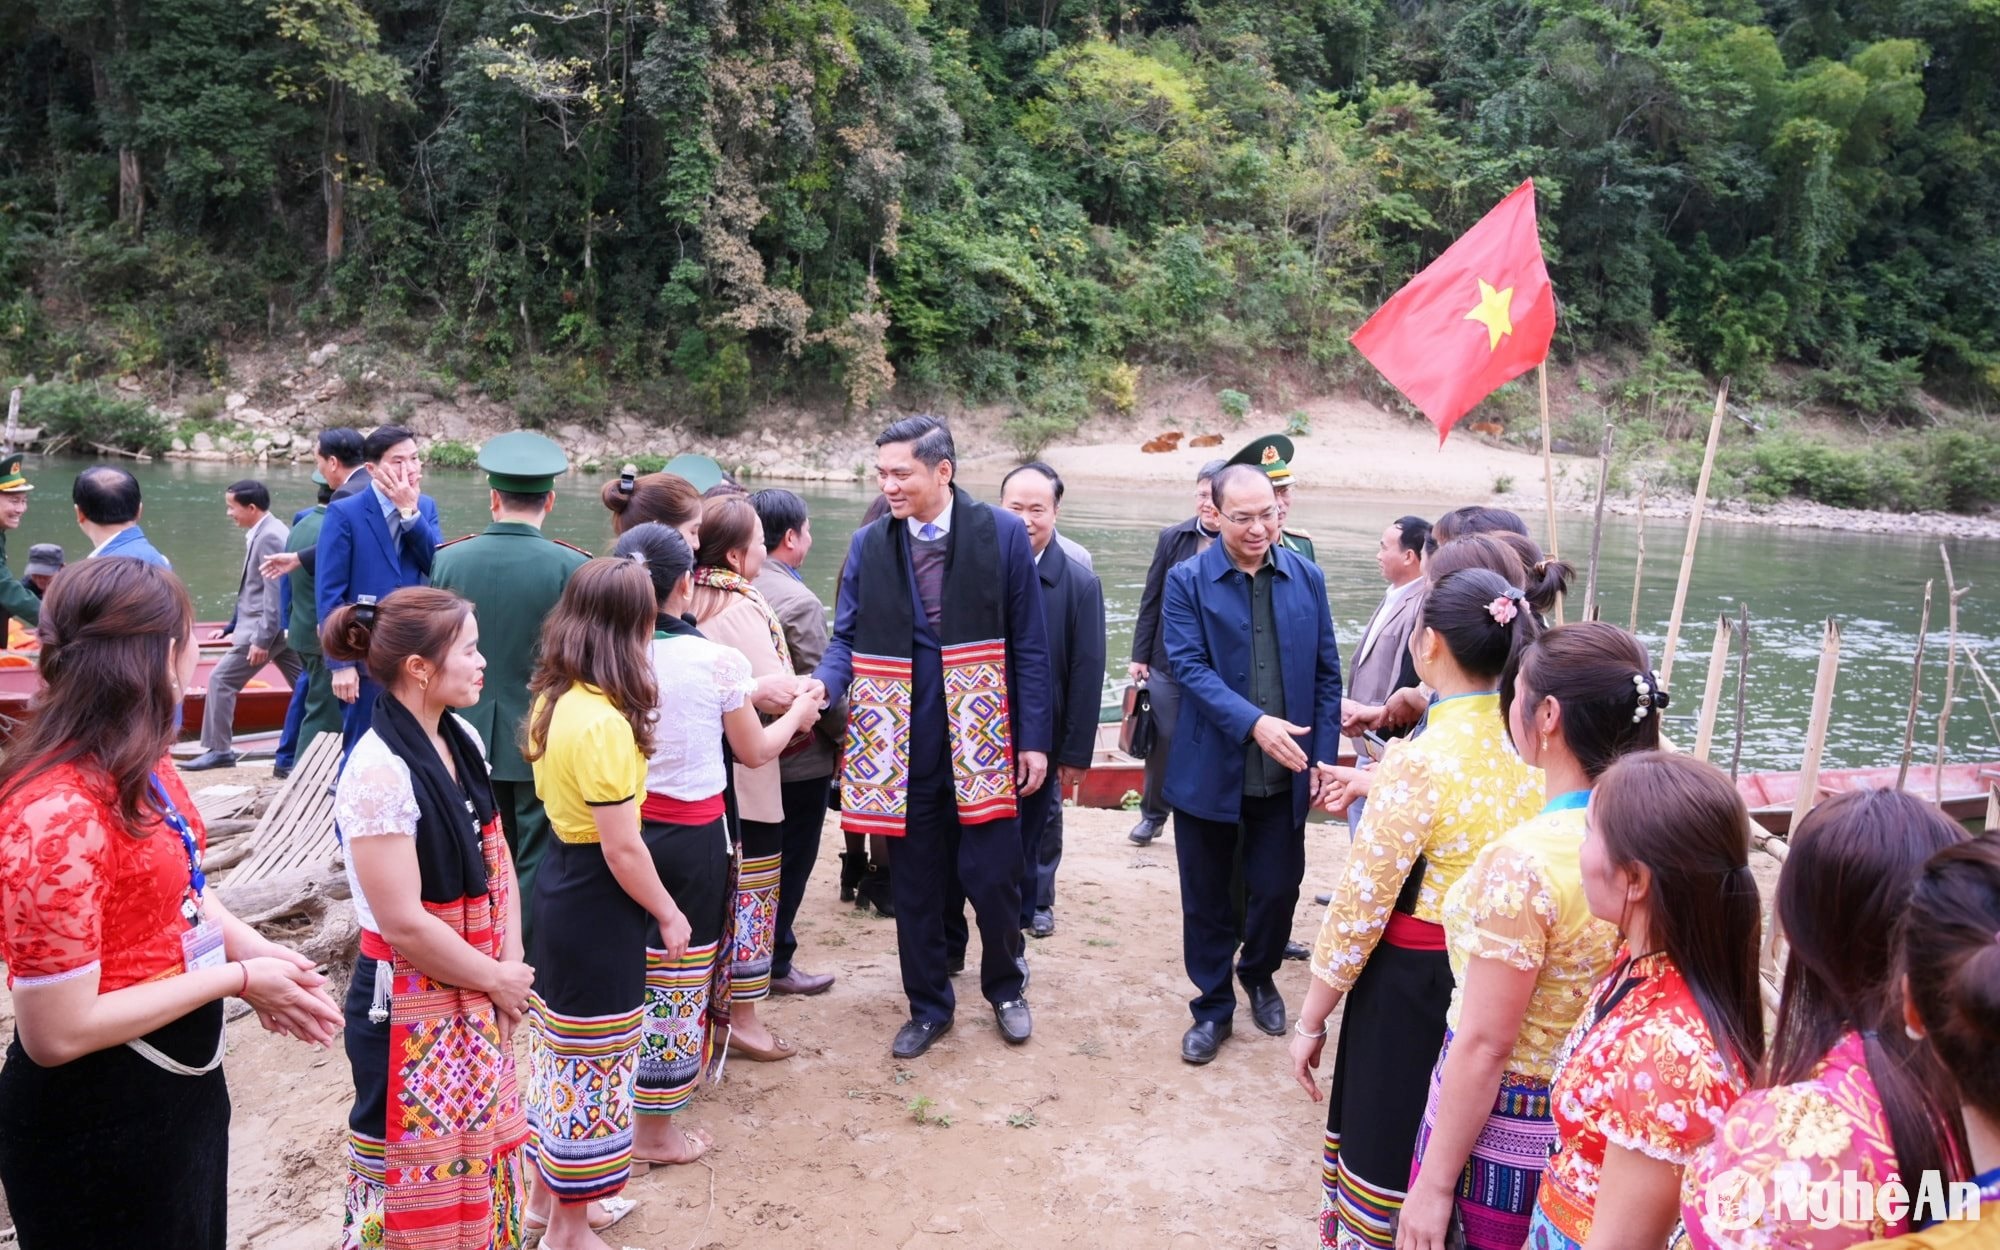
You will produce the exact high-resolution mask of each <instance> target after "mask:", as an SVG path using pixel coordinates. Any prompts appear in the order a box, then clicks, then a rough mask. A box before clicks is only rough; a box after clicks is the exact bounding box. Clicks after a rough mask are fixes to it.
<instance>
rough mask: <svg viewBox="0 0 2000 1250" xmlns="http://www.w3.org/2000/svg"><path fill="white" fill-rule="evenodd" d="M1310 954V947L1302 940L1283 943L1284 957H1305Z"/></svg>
mask: <svg viewBox="0 0 2000 1250" xmlns="http://www.w3.org/2000/svg"><path fill="white" fill-rule="evenodd" d="M1311 955H1312V948H1311V947H1309V946H1307V945H1306V944H1305V943H1304V942H1287V943H1285V958H1286V959H1306V958H1309V957H1311Z"/></svg>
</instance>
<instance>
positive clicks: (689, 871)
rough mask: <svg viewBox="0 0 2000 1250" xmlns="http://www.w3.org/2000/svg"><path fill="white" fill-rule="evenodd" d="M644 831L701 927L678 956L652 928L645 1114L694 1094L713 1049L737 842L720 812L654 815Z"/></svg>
mask: <svg viewBox="0 0 2000 1250" xmlns="http://www.w3.org/2000/svg"><path fill="white" fill-rule="evenodd" d="M641 832H642V833H643V835H644V837H645V840H646V847H647V849H648V850H650V851H651V852H652V853H653V866H654V867H655V868H656V869H658V870H659V874H660V882H661V884H663V885H665V886H666V887H667V893H669V894H671V895H673V897H674V902H675V904H676V905H678V906H679V907H680V909H681V911H682V912H683V913H684V914H685V915H686V916H687V918H688V926H689V928H690V929H691V930H692V931H693V932H692V936H691V937H690V938H689V940H688V948H687V951H686V953H685V954H683V955H681V956H680V957H679V958H678V959H674V958H669V957H668V955H667V952H666V951H664V950H662V949H661V948H660V945H659V940H660V935H659V929H658V927H657V926H648V928H647V937H646V942H647V945H646V1007H645V1017H644V1024H643V1026H642V1030H643V1031H642V1035H641V1039H640V1043H639V1078H638V1093H637V1096H636V1100H635V1109H636V1110H637V1111H638V1113H639V1114H640V1115H671V1114H673V1113H674V1112H676V1111H679V1110H680V1109H681V1108H683V1107H685V1106H686V1105H687V1103H688V1100H689V1099H691V1098H692V1097H694V1090H695V1086H696V1085H698V1084H699V1083H700V1081H701V1069H702V1064H703V1062H704V1061H705V1059H706V1056H707V1053H708V1041H709V1034H710V1029H709V1027H708V1023H707V1017H708V1006H709V992H710V991H709V985H710V982H711V980H712V979H713V978H714V976H715V971H716V968H715V965H716V958H717V956H718V954H719V953H720V952H721V949H722V933H723V929H724V928H725V924H724V922H725V920H726V919H727V917H728V914H729V909H730V907H731V906H732V899H731V895H730V890H729V866H730V860H729V843H728V837H727V835H726V834H724V832H723V828H722V821H721V820H720V819H717V820H713V821H710V822H709V823H707V824H705V825H674V824H664V823H660V822H656V821H647V822H646V823H645V825H644V826H643V827H642V830H641ZM766 971H767V974H768V965H767V969H766Z"/></svg>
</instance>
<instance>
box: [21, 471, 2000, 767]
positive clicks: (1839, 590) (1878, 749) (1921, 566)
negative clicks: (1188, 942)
mask: <svg viewBox="0 0 2000 1250" xmlns="http://www.w3.org/2000/svg"><path fill="white" fill-rule="evenodd" d="M80 467H82V462H80V461H69V460H50V461H45V462H39V463H38V462H37V461H36V460H34V459H31V460H30V461H29V463H28V465H27V466H26V468H27V473H28V476H29V479H30V480H31V481H34V482H35V483H36V484H37V486H38V488H39V489H38V490H37V491H36V495H35V500H34V502H33V503H32V504H31V506H30V507H29V510H28V514H27V517H26V519H25V520H24V521H23V523H22V526H21V529H20V530H19V531H17V532H16V533H15V534H14V535H12V536H11V540H10V541H9V543H8V555H9V556H10V557H11V559H12V561H13V565H14V571H15V573H16V574H17V575H18V574H19V573H20V571H21V569H22V566H23V565H25V564H26V562H27V551H28V545H29V544H30V543H37V542H55V543H60V544H62V546H63V548H64V549H65V550H66V551H67V552H69V553H70V556H71V558H76V557H79V556H81V555H82V554H83V553H84V552H85V551H86V550H87V547H86V544H85V540H84V538H83V535H82V533H81V532H80V531H79V530H78V529H77V528H76V525H75V523H74V518H73V513H72V510H71V508H70V506H69V502H68V485H69V482H70V480H71V477H72V476H73V475H74V473H75V472H76V470H77V469H78V468H80ZM128 467H130V468H131V469H132V470H133V471H134V472H135V473H136V474H137V475H138V477H139V480H140V483H141V486H142V489H143V491H144V493H145V501H146V504H145V517H144V524H145V528H146V532H147V534H148V536H149V537H151V539H152V540H153V542H154V544H155V545H156V546H158V547H159V548H160V549H161V550H162V551H164V552H166V553H167V555H168V557H169V558H170V559H172V560H173V562H174V566H175V569H176V570H177V571H178V572H179V573H180V574H181V576H182V578H183V579H184V580H186V582H187V584H188V588H189V590H190V591H191V592H192V593H193V595H194V598H195V603H196V608H197V611H198V612H199V614H200V615H201V617H202V618H203V619H221V618H226V617H227V616H228V615H229V608H230V604H231V602H232V600H233V597H234V595H235V591H236V583H237V576H238V574H239V572H240V570H241V567H242V560H243V543H242V536H241V531H239V530H237V529H236V528H235V527H234V526H233V525H231V524H230V522H229V520H228V518H227V516H226V515H225V514H224V512H223V502H222V496H223V491H224V489H225V488H226V487H227V486H228V484H229V483H230V482H232V481H235V480H236V479H238V478H241V477H246V476H256V477H261V478H262V479H263V480H264V481H265V482H266V483H267V484H268V485H269V486H270V487H271V492H272V497H273V509H274V510H275V511H277V512H279V513H280V515H282V516H287V517H288V516H290V514H291V513H292V512H294V511H296V510H297V509H299V508H301V507H304V506H305V505H307V504H309V503H311V502H312V498H313V490H314V488H313V485H312V482H311V470H310V469H309V468H298V467H294V466H289V465H288V466H282V467H279V466H273V467H270V468H267V469H262V470H259V469H257V468H255V467H254V466H248V465H224V464H194V463H182V462H162V463H152V464H134V465H130V466H128ZM603 481H604V479H603V478H601V477H582V476H579V477H576V478H573V479H572V478H565V479H562V480H561V481H559V483H558V486H559V488H560V492H561V493H560V494H559V497H558V502H557V507H556V510H555V512H554V514H553V515H552V516H551V517H550V521H549V526H548V530H549V532H550V533H551V534H554V535H556V536H557V537H560V538H563V539H566V540H567V541H570V542H573V543H576V544H577V545H578V546H581V547H584V548H586V549H589V550H602V549H603V548H605V547H606V546H608V541H609V536H610V525H609V521H608V514H607V513H606V512H605V511H604V509H603V507H602V506H601V505H600V504H599V503H598V502H597V490H598V488H599V487H601V486H602V485H603ZM966 483H967V485H968V486H969V488H970V489H971V490H972V491H973V492H974V493H975V494H976V495H978V496H980V497H982V498H986V499H993V498H996V497H997V495H998V491H997V474H995V473H988V472H984V471H981V470H980V469H976V468H975V469H973V470H972V471H970V472H968V474H967V477H966ZM424 489H425V491H426V492H427V493H428V494H430V495H432V496H433V497H434V498H435V499H436V500H437V502H438V507H439V509H440V511H441V512H442V514H443V516H444V528H445V533H446V536H447V537H452V536H456V535H459V534H467V533H475V532H477V531H478V530H479V529H480V528H482V527H483V526H484V525H485V523H486V521H487V519H488V518H487V515H486V507H487V496H486V485H485V479H484V477H483V476H482V475H479V474H475V473H471V472H455V471H450V470H433V471H430V472H428V473H427V474H426V477H425V482H424ZM793 489H798V490H799V491H800V493H801V494H802V495H804V496H805V497H806V499H807V500H808V502H809V503H810V505H811V507H812V511H813V530H814V536H815V538H816V540H817V543H816V546H815V549H814V554H813V556H812V558H811V559H810V560H809V561H808V563H807V567H806V570H805V572H806V580H807V581H808V583H810V584H811V585H812V586H813V588H814V589H815V590H817V591H818V592H819V593H820V595H821V597H822V598H827V599H830V598H831V594H832V590H833V585H832V583H833V577H834V573H835V571H836V569H837V568H838V565H839V563H840V558H841V554H842V553H843V552H844V551H845V550H846V544H847V538H848V535H849V534H850V533H851V532H852V531H853V529H854V526H855V523H856V522H857V521H859V519H860V517H861V514H862V512H863V511H864V510H865V509H866V507H867V505H868V501H869V499H870V497H871V496H872V494H873V491H872V488H866V489H864V488H862V487H859V486H856V487H832V486H828V485H826V484H822V483H812V484H795V485H793ZM1191 501H1192V489H1191V487H1190V488H1173V489H1162V488H1159V487H1155V486H1147V487H1136V488H1130V489H1106V488H1103V487H1099V486H1089V487H1078V488H1077V489H1075V490H1073V491H1071V492H1070V495H1069V499H1068V501H1067V505H1066V507H1065V508H1064V510H1063V518H1062V526H1061V527H1062V530H1063V532H1064V533H1065V534H1067V535H1069V536H1070V537H1071V538H1073V539H1075V540H1077V541H1078V542H1081V543H1082V544H1083V545H1084V546H1086V547H1088V548H1089V549H1090V550H1091V552H1092V555H1093V558H1094V560H1095V563H1096V567H1097V572H1098V575H1099V576H1100V577H1101V578H1102V579H1103V582H1104V593H1105V606H1106V610H1107V613H1108V616H1109V621H1110V629H1111V643H1110V655H1111V657H1112V665H1111V668H1112V672H1111V673H1110V674H1109V677H1110V678H1112V679H1115V680H1117V681H1122V680H1123V679H1124V669H1125V665H1124V659H1125V657H1126V656H1127V655H1128V654H1129V645H1130V641H1131V634H1132V621H1133V617H1134V615H1135V614H1136V613H1137V610H1138V604H1139V594H1140V591H1141V589H1142V587H1143V586H1144V583H1145V578H1146V565H1147V562H1148V561H1149V560H1150V559H1151V557H1152V552H1153V543H1154V538H1155V535H1156V534H1157V533H1158V531H1159V529H1160V527H1162V526H1164V525H1168V524H1171V523H1173V522H1174V521H1177V520H1180V519H1181V518H1183V517H1185V516H1186V515H1187V514H1188V513H1189V512H1190V511H1191V507H1192V504H1191ZM1458 502H1463V501H1452V500H1438V499H1421V498H1410V499H1398V500H1395V501H1392V502H1384V501H1381V500H1368V501H1352V500H1342V499H1340V498H1337V497H1332V496H1312V495H1308V496H1304V497H1302V498H1300V499H1299V500H1298V502H1297V505H1296V507H1295V508H1294V510H1293V517H1292V520H1293V523H1294V524H1295V525H1298V526H1302V527H1304V528H1305V529H1307V530H1309V531H1310V532H1311V533H1312V535H1313V537H1314V540H1315V545H1316V547H1317V549H1318V557H1319V564H1320V567H1321V568H1322V569H1323V570H1324V571H1325V573H1326V577H1327V589H1328V593H1329V595H1330V597H1331V599H1332V602H1333V611H1334V618H1335V626H1336V630H1337V632H1338V634H1339V637H1340V640H1341V650H1342V653H1343V655H1344V656H1345V655H1350V654H1351V653H1352V650H1353V646H1354V643H1355V641H1356V640H1357V639H1358V638H1359V637H1360V634H1361V631H1362V628H1363V627H1364V625H1365V624H1366V622H1367V619H1368V616H1369V614H1370V613H1371V612H1372V611H1373V609H1374V606H1375V604H1376V602H1377V601H1378V600H1379V598H1380V596H1381V591H1382V585H1381V581H1380V578H1379V575H1378V574H1377V572H1376V569H1375V562H1374V551H1375V546H1376V542H1377V540H1378V538H1379V537H1380V535H1381V532H1382V529H1383V527H1384V526H1385V525H1387V524H1388V523H1389V522H1390V521H1392V520H1394V519H1395V518H1396V517H1397V516H1399V515H1401V514H1403V513H1406V512H1408V513H1415V514H1417V515H1420V516H1427V517H1436V516H1437V515H1439V514H1440V513H1442V512H1445V511H1448V510H1449V509H1450V508H1452V507H1454V506H1456V505H1457V503H1458ZM1530 523H1531V525H1532V526H1533V527H1534V528H1535V529H1536V532H1537V534H1538V535H1539V534H1540V532H1541V529H1542V522H1541V519H1540V518H1539V517H1535V518H1531V519H1530ZM1636 533H1637V531H1636V522H1635V521H1634V520H1632V519H1630V518H1614V517H1607V518H1606V519H1605V536H1604V553H1603V573H1602V574H1601V577H1600V581H1601V589H1600V592H1599V594H1600V602H1601V604H1602V605H1603V609H1602V613H1603V616H1604V617H1605V619H1607V620H1612V621H1616V622H1618V623H1621V624H1623V623H1624V622H1625V621H1626V619H1627V616H1628V612H1629V608H1630V602H1631V595H1632V573H1633V561H1634V555H1635V552H1636ZM1685 533H1686V529H1685V523H1684V522H1680V521H1664V520H1657V521H1654V522H1653V523H1652V524H1651V525H1650V526H1649V527H1648V531H1647V535H1646V545H1647V555H1646V573H1645V587H1644V591H1643V594H1642V596H1641V602H1640V609H1639V622H1640V630H1639V632H1640V634H1641V636H1642V637H1644V638H1645V640H1646V641H1647V644H1648V645H1649V646H1651V647H1652V648H1654V652H1655V659H1654V663H1655V664H1656V665H1657V664H1658V663H1659V657H1658V648H1659V647H1660V645H1661V644H1662V641H1663V640H1664V637H1665V633H1666V622H1667V617H1668V615H1669V613H1670V612H1671V610H1672V606H1673V591H1674V578H1675V576H1676V574H1677V572H1678V570H1679V567H1680V553H1681V547H1682V544H1683V542H1684V540H1685ZM1560 537H1561V542H1562V550H1563V552H1564V554H1565V555H1566V556H1569V557H1570V558H1572V559H1573V560H1575V562H1576V563H1577V564H1578V566H1579V572H1578V576H1577V581H1576V583H1575V585H1574V587H1573V589H1574V591H1575V594H1576V596H1577V597H1578V598H1580V596H1581V594H1582V589H1583V587H1582V582H1583V575H1582V572H1581V566H1582V563H1583V557H1584V555H1585V554H1586V553H1587V552H1588V550H1589V542H1590V519H1589V518H1588V517H1587V516H1564V517H1563V518H1562V521H1561V533H1560ZM1947 548H1948V550H1949V551H1950V552H1951V559H1952V564H1953V567H1954V569H1955V571H1956V573H1957V577H1958V581H1959V583H1960V585H1965V584H1967V583H1970V584H1971V585H1972V587H1973V590H1972V592H1971V593H1970V594H1969V595H1968V596H1967V597H1966V598H1965V599H1964V601H1963V602H1962V604H1961V608H1960V619H1959V633H1960V639H1961V642H1962V643H1965V644H1968V645H1970V646H1972V647H1974V648H1977V649H1978V650H1979V651H1980V653H1981V659H1982V660H1983V661H1985V662H1986V666H1987V670H1988V672H1989V673H1992V674H1994V676H1995V678H1996V680H2000V645H1996V639H2000V544H1993V543H1980V542H1973V541H1954V542H1950V543H1948V544H1947ZM1932 577H1935V578H1937V579H1938V583H1939V586H1938V591H1937V594H1936V597H1935V600H1934V609H1933V626H1934V633H1933V636H1932V641H1931V649H1930V651H1929V655H1928V658H1927V662H1926V665H1925V668H1926V671H1925V675H1924V686H1925V691H1926V697H1925V700H1924V707H1923V712H1922V716H1921V718H1920V721H1919V727H1918V734H1917V739H1918V742H1919V744H1920V748H1921V749H1920V752H1919V756H1918V758H1919V759H1920V760H1928V759H1929V758H1930V753H1931V751H1932V749H1933V745H1934V743H1935V738H1936V716H1937V711H1938V707H1939V698H1940V695H1941V692H1942V688H1943V685H1944V651H1945V647H1944V623H1945V610H1944V591H1943V566H1942V564H1941V563H1940V561H1939V558H1938V545H1937V542H1936V541H1935V540H1932V539H1921V538H1902V537H1888V536H1879V535H1864V534H1848V533H1834V532H1827V531H1818V530H1784V529H1776V528H1766V527H1761V526H1750V525H1740V524H1730V523H1727V522H1718V521H1714V520H1711V521H1709V522H1707V523H1706V524H1705V525H1704V527H1703V530H1702V538H1701V547H1700V551H1699V555H1698V558H1697V560H1696V562H1695V575H1694V581H1693V585H1692V587H1691V590H1690V592H1689V596H1688V607H1687V613H1686V616H1687V622H1688V623H1687V625H1686V626H1685V627H1684V628H1683V631H1682V635H1681V643H1680V647H1679V653H1678V655H1677V656H1676V658H1675V663H1674V678H1675V680H1674V690H1673V693H1674V695H1675V702H1674V708H1673V712H1672V714H1671V715H1670V716H1669V718H1668V720H1669V729H1670V732H1673V733H1674V734H1675V735H1676V736H1677V737H1678V738H1679V739H1680V740H1681V741H1683V742H1691V741H1692V739H1693V734H1694V728H1693V727H1694V717H1695V714H1696V704H1697V703H1698V701H1699V699H1700V696H1701V690H1702V683H1703V680H1704V676H1705V673H1706V670H1707V667H1708V656H1709V652H1710V649H1711V646H1712V644H1713V642H1714V639H1715V621H1716V617H1717V615H1718V614H1720V613H1723V612H1728V613H1730V614H1732V615H1733V614H1734V613H1735V611H1736V609H1737V606H1738V604H1739V603H1742V604H1747V605H1748V606H1749V609H1750V616H1751V631H1752V635H1751V660H1750V681H1749V690H1748V716H1747V718H1746V720H1747V723H1746V729H1745V733H1744V741H1743V763H1744V766H1745V767H1746V768H1751V769H1792V768H1797V767H1798V766H1799V757H1800V753H1801V751H1802V749H1803V744H1804V740H1805V733H1806V720H1807V714H1808V710H1809V708H1810V704H1811V700H1812V685H1813V675H1814V672H1815V670H1816V668H1817V665H1818V662H1819V653H1820V640H1821V631H1822V624H1823V622H1824V621H1825V620H1826V618H1828V617H1833V618H1835V619H1836V620H1837V621H1838V622H1839V624H1840V628H1841V631H1842V640H1841V641H1842V646H1841V666H1840V678H1839V685H1838V688H1837V695H1838V697H1837V701H1836V706H1835V709H1834V714H1833V719H1832V725H1831V729H1830V732H1829V735H1828V739H1827V748H1826V758H1825V766H1826V767H1843V766H1861V765H1870V764H1879V763H1885V762H1894V759H1895V756H1896V754H1897V752H1898V750H1899V748H1900V744H1901V742H1902V736H1903V720H1904V715H1905V713H1906V710H1907V707H1908V702H1909V683H1910V657H1911V652H1912V649H1913V647H1914V645H1915V639H1916V630H1917V619H1918V614H1919V607H1920V602H1921V599H1922V596H1923V585H1924V581H1925V579H1927V578H1932ZM1577 611H1578V609H1577V607H1576V606H1575V600H1572V605H1571V607H1570V617H1571V619H1575V617H1576V614H1577ZM1958 696H1959V697H1958V701H1957V706H1956V707H1955V708H1954V711H1953V715H1952V719H1951V724H1950V751H1951V756H1952V758H1954V759H1961V760H1963V759H1971V758H1979V759H2000V741H1996V738H1995V733H1994V730H1993V728H1992V725H1991V722H1990V721H1989V719H1988V715H1987V710H1986V707H1985V706H1984V704H1983V703H1982V701H1981V700H1980V698H1979V695H1978V693H1977V689H1976V686H1975V681H1974V678H1973V676H1972V674H1971V673H1970V672H1969V671H1968V669H1967V667H1966V665H1965V663H1964V661H1963V660H1961V661H1960V664H1959V674H1958ZM1106 697H1107V699H1109V698H1110V697H1111V692H1110V688H1109V686H1107V692H1106ZM1733 698H1734V671H1733V669H1732V672H1731V675H1730V681H1729V682H1728V683H1727V684H1726V685H1725V706H1724V709H1723V713H1722V716H1721V718H1720V722H1719V726H1718V730H1717V738H1716V748H1715V757H1716V758H1717V759H1718V760H1719V761H1722V762H1725V763H1726V762H1727V760H1728V757H1729V752H1730V749H1731V744H1732V731H1731V728H1730V725H1731V717H1732V714H1733V712H1732V707H1731V701H1733ZM1924 744H1933V745H1924Z"/></svg>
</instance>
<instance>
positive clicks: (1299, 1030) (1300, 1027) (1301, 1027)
mask: <svg viewBox="0 0 2000 1250" xmlns="http://www.w3.org/2000/svg"><path fill="white" fill-rule="evenodd" d="M1292 1032H1294V1033H1296V1034H1298V1035H1299V1036H1300V1037H1310V1038H1311V1039H1312V1040H1314V1041H1315V1042H1317V1041H1319V1040H1320V1039H1322V1038H1324V1037H1325V1036H1326V1026H1325V1025H1323V1024H1322V1025H1321V1026H1320V1029H1319V1032H1317V1033H1308V1032H1306V1022H1305V1021H1304V1020H1298V1021H1294V1022H1293V1024H1292Z"/></svg>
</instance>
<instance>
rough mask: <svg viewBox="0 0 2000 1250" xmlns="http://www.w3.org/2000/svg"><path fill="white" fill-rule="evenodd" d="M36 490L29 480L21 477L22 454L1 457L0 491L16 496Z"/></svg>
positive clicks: (16, 453)
mask: <svg viewBox="0 0 2000 1250" xmlns="http://www.w3.org/2000/svg"><path fill="white" fill-rule="evenodd" d="M33 489H35V488H34V486H33V485H32V484H30V483H29V481H28V479H27V478H25V477H23V476H21V454H20V453H19V452H15V453H14V454H13V455H11V456H6V457H0V491H4V492H6V493H8V494H14V493H17V492H20V491H24V490H33Z"/></svg>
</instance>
